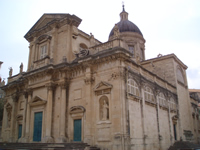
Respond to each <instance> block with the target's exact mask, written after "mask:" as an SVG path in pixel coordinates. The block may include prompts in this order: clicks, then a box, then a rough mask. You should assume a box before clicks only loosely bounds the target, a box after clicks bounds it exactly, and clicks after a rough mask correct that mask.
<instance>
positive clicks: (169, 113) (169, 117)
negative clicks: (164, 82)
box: [167, 97, 173, 145]
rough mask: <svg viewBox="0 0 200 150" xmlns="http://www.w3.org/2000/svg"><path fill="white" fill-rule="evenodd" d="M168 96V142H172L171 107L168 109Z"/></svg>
mask: <svg viewBox="0 0 200 150" xmlns="http://www.w3.org/2000/svg"><path fill="white" fill-rule="evenodd" d="M169 99H170V98H169V97H168V98H167V100H168V104H169V109H168V119H169V132H170V144H171V145H172V144H173V141H172V120H171V109H170V101H169Z"/></svg>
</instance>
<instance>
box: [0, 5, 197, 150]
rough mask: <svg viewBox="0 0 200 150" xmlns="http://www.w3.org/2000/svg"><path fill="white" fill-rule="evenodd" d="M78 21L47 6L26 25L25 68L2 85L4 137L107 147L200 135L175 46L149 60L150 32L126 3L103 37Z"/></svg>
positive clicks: (137, 148) (157, 144) (149, 145)
mask: <svg viewBox="0 0 200 150" xmlns="http://www.w3.org/2000/svg"><path fill="white" fill-rule="evenodd" d="M80 23H81V19H80V18H78V17H77V16H75V15H70V14H44V15H43V16H42V17H41V18H40V19H39V20H38V21H37V22H36V23H35V25H34V26H33V27H32V28H31V29H30V30H29V31H28V32H27V34H26V35H25V39H26V40H27V41H28V42H29V43H30V45H29V59H28V69H27V71H26V72H23V65H22V66H21V70H20V73H19V74H17V75H12V70H10V77H9V78H8V83H7V84H6V85H5V86H4V87H3V90H4V91H5V92H6V95H5V100H4V116H3V124H2V136H1V141H2V142H24V143H31V142H45V143H63V142H73V141H76V142H85V143H88V144H89V145H94V146H97V147H100V148H101V149H109V150H111V149H113V150H121V149H134V150H141V149H146V150H151V149H162V150H166V149H168V148H169V147H170V145H172V144H173V143H174V142H175V141H179V140H183V141H192V142H196V143H197V142H198V140H199V138H198V137H199V131H200V130H199V129H200V127H199V126H198V124H199V120H198V118H199V116H198V113H197V101H195V100H194V102H193V103H194V105H193V106H194V107H191V101H190V95H189V92H188V84H187V77H186V69H187V66H186V65H185V64H184V63H183V62H182V61H181V60H180V59H178V57H177V56H176V55H174V54H170V55H165V56H162V55H159V56H158V57H157V58H153V59H149V60H145V39H144V37H143V34H142V32H141V31H140V29H139V28H138V27H137V26H136V25H135V24H134V23H132V22H131V21H129V20H128V13H127V12H126V11H125V9H124V7H123V10H122V12H121V13H120V21H119V22H118V23H117V24H115V26H114V27H113V29H112V30H111V32H110V35H109V39H108V41H107V42H105V43H101V42H100V41H98V40H97V39H95V38H94V36H93V35H92V34H90V35H88V34H86V33H84V32H83V31H81V30H79V29H78V26H79V24H80ZM192 108H194V109H192ZM193 119H195V121H193ZM194 135H195V136H194Z"/></svg>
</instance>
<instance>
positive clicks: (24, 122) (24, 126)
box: [18, 92, 28, 142]
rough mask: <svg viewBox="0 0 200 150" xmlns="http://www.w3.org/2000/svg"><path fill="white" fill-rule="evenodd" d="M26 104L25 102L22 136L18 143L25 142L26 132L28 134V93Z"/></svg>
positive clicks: (26, 93) (25, 95) (25, 94)
mask: <svg viewBox="0 0 200 150" xmlns="http://www.w3.org/2000/svg"><path fill="white" fill-rule="evenodd" d="M24 97H25V102H24V111H23V120H22V136H21V138H20V139H19V140H18V142H25V132H26V110H27V101H28V92H25V93H24Z"/></svg>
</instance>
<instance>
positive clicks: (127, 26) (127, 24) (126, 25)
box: [109, 20, 143, 37]
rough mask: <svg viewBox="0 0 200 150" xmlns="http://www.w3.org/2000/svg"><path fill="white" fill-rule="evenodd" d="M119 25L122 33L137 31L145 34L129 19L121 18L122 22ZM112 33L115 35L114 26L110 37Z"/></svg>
mask: <svg viewBox="0 0 200 150" xmlns="http://www.w3.org/2000/svg"><path fill="white" fill-rule="evenodd" d="M117 26H118V28H119V32H120V33H121V32H136V33H138V34H140V35H141V36H143V35H142V32H141V31H140V29H139V28H138V27H137V26H136V25H135V24H134V23H132V22H131V21H129V20H121V21H120V22H118V23H117ZM112 35H114V27H113V29H112V30H111V32H110V35H109V37H111V36H112Z"/></svg>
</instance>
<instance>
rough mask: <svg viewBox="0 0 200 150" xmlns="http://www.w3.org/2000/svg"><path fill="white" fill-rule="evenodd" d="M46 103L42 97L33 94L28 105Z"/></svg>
mask: <svg viewBox="0 0 200 150" xmlns="http://www.w3.org/2000/svg"><path fill="white" fill-rule="evenodd" d="M46 103H47V100H44V99H42V98H41V97H39V96H35V97H34V98H33V99H32V100H31V101H30V102H29V105H30V106H39V105H45V104H46Z"/></svg>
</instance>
